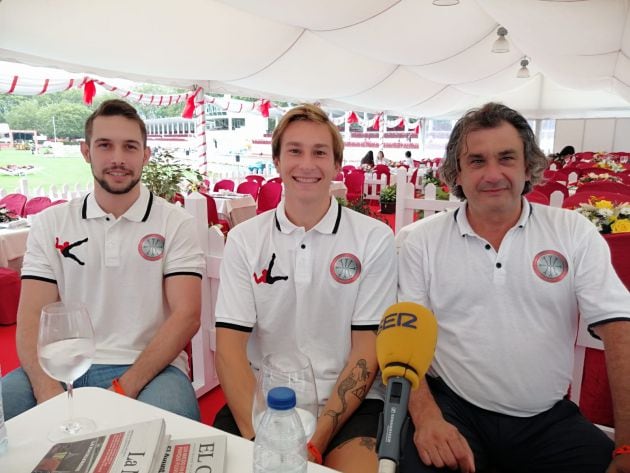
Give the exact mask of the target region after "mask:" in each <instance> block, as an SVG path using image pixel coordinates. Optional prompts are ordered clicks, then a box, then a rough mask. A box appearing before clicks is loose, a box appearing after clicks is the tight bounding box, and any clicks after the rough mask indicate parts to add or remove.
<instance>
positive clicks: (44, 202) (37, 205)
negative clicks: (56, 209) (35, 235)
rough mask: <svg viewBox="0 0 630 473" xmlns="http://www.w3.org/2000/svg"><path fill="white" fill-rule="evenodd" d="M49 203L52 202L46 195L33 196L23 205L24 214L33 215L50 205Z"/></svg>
mask: <svg viewBox="0 0 630 473" xmlns="http://www.w3.org/2000/svg"><path fill="white" fill-rule="evenodd" d="M51 204H52V202H51V201H50V199H49V198H48V197H33V198H32V199H29V200H28V201H27V202H26V204H25V205H24V216H25V217H26V216H28V215H35V214H36V213H39V212H41V211H42V210H44V209H45V208H47V207H50V206H51Z"/></svg>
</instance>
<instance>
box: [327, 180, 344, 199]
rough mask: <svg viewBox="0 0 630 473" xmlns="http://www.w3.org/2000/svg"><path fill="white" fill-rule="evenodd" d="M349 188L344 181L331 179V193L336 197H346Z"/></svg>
mask: <svg viewBox="0 0 630 473" xmlns="http://www.w3.org/2000/svg"><path fill="white" fill-rule="evenodd" d="M347 193H348V188H347V187H346V185H345V184H344V183H343V181H330V195H332V196H334V197H342V198H344V199H345V198H346V194H347Z"/></svg>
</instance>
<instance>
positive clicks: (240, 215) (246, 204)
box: [210, 192, 256, 227]
mask: <svg viewBox="0 0 630 473" xmlns="http://www.w3.org/2000/svg"><path fill="white" fill-rule="evenodd" d="M210 195H211V196H212V198H214V201H215V202H216V204H217V213H218V214H219V216H220V217H221V218H224V219H226V220H227V221H228V222H230V226H231V227H233V226H234V225H237V224H239V223H241V222H243V221H244V220H247V218H251V217H255V216H256V201H255V200H254V198H253V197H252V196H251V194H237V193H235V192H234V193H221V192H212V193H210Z"/></svg>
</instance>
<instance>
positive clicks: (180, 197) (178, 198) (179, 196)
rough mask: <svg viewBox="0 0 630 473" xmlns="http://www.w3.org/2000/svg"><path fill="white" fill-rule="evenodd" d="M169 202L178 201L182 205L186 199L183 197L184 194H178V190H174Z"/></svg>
mask: <svg viewBox="0 0 630 473" xmlns="http://www.w3.org/2000/svg"><path fill="white" fill-rule="evenodd" d="M171 202H172V203H174V204H175V203H177V202H179V203H180V204H182V207H183V206H184V205H186V199H184V196H183V195H182V194H180V193H179V192H175V195H174V196H173V198H172V199H171Z"/></svg>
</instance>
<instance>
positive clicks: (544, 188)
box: [533, 181, 569, 199]
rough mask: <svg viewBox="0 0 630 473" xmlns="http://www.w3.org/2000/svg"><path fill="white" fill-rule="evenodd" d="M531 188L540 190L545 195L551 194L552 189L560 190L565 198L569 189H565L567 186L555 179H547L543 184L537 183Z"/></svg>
mask: <svg viewBox="0 0 630 473" xmlns="http://www.w3.org/2000/svg"><path fill="white" fill-rule="evenodd" d="M533 190H536V191H538V192H541V193H542V194H545V195H546V196H551V194H552V193H553V192H554V191H560V192H562V195H564V198H565V199H566V198H567V197H569V189H567V186H564V185H562V184H560V183H559V182H556V181H547V182H545V183H544V184H539V185H537V186H534V189H533Z"/></svg>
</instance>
